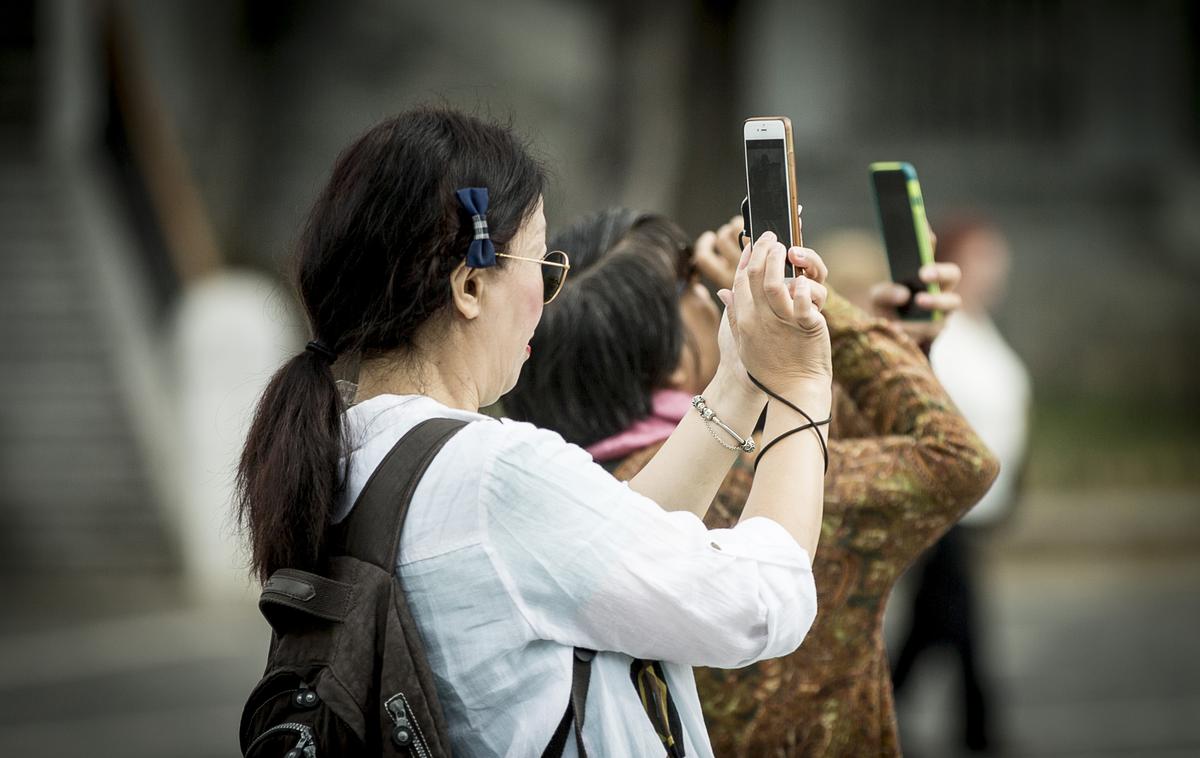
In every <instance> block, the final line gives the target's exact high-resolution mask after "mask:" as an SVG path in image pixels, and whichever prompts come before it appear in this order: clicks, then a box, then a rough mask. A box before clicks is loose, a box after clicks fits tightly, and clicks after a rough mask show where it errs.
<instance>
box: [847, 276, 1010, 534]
mask: <svg viewBox="0 0 1200 758" xmlns="http://www.w3.org/2000/svg"><path fill="white" fill-rule="evenodd" d="M825 314H826V320H827V323H828V324H829V332H830V339H831V342H832V346H833V366H834V376H835V377H836V381H837V385H838V387H839V389H840V390H841V391H842V392H843V393H845V395H846V396H847V400H848V401H849V403H852V407H853V408H854V409H855V411H856V412H857V416H858V418H857V419H856V423H855V426H857V427H859V428H858V431H859V432H862V431H863V427H864V426H865V427H866V428H869V429H870V431H871V436H863V437H854V438H846V437H844V436H841V432H840V431H839V429H838V428H837V426H836V425H837V423H838V421H839V420H838V419H835V428H834V432H833V433H834V435H835V438H834V440H833V441H832V442H831V446H830V458H831V462H830V469H829V475H828V480H829V481H830V483H831V484H832V485H833V486H832V487H831V488H830V491H829V492H828V493H827V499H826V502H827V504H828V507H830V508H836V509H842V510H845V511H846V512H847V513H849V512H850V511H851V510H852V509H859V510H863V509H875V508H882V509H886V510H889V511H893V512H896V511H898V512H900V513H901V515H903V516H904V517H906V518H911V519H920V520H921V521H922V522H923V523H926V524H928V525H929V527H930V530H932V531H935V532H940V528H944V527H948V526H949V525H950V524H952V523H953V522H954V521H955V520H957V519H958V518H959V517H960V516H961V515H962V514H963V513H965V512H966V510H967V509H968V508H970V507H971V506H972V505H974V504H975V503H976V502H977V501H978V500H979V498H981V497H982V496H983V494H984V493H985V492H987V489H988V487H989V486H991V483H992V481H993V480H994V479H995V478H996V474H997V472H998V470H999V464H998V463H997V462H996V458H995V456H993V455H992V454H991V452H990V451H989V450H988V449H987V448H986V447H985V446H984V444H983V442H982V441H980V439H979V437H978V436H977V435H976V434H975V432H974V431H973V430H972V429H971V427H970V425H969V424H968V423H967V421H966V420H965V419H964V418H963V417H962V415H961V414H960V413H959V412H958V410H957V409H956V408H955V407H954V404H953V402H951V400H950V398H949V396H947V394H946V392H945V390H943V389H942V386H941V385H940V384H939V383H938V381H937V379H936V378H934V376H933V371H932V369H931V368H930V366H929V362H928V360H926V358H925V356H924V354H923V353H922V352H921V349H920V348H919V347H918V346H917V344H916V343H915V342H913V341H912V340H911V339H910V338H909V337H908V336H906V335H905V334H904V333H902V332H901V331H900V330H899V328H897V327H896V326H894V325H892V324H891V323H889V322H887V321H884V320H882V319H878V318H873V317H871V316H868V315H867V314H866V313H864V312H862V311H861V310H859V309H858V308H856V307H855V306H853V305H852V304H850V303H849V302H848V301H846V300H845V299H844V298H842V297H840V296H838V295H837V294H836V293H833V292H831V293H830V296H829V300H828V302H827V304H826V308H825ZM892 515H895V514H894V513H893V514H892ZM930 530H906V535H907V536H910V537H912V538H913V539H919V540H922V541H926V540H928V539H931V537H930V536H929V532H930ZM890 536H891V535H889V537H890ZM935 536H936V535H935ZM906 538H907V537H906ZM921 547H923V545H919V546H916V547H915V550H914V552H915V551H919V550H920V549H921Z"/></svg>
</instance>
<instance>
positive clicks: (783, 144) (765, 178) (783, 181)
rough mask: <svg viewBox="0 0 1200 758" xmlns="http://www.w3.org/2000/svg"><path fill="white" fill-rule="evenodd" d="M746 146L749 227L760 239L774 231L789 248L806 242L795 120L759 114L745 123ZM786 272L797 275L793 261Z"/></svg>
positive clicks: (753, 236)
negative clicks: (800, 205)
mask: <svg viewBox="0 0 1200 758" xmlns="http://www.w3.org/2000/svg"><path fill="white" fill-rule="evenodd" d="M742 136H743V141H744V142H745V148H746V198H747V200H748V204H749V211H750V213H749V218H748V219H747V221H746V228H747V229H749V230H750V238H751V239H752V240H757V239H758V238H759V237H760V236H761V235H762V233H763V232H767V231H771V232H775V235H776V236H777V237H779V241H780V242H783V243H784V244H785V245H788V246H789V247H790V246H792V245H800V244H803V243H802V241H801V239H800V218H799V216H797V214H796V208H797V203H796V154H795V150H794V149H793V148H792V122H791V120H790V119H788V118H787V117H786V116H756V117H754V118H748V119H746V123H745V125H744V126H743V134H742ZM784 265H785V270H784V275H785V276H789V277H790V276H795V275H796V273H795V271H794V269H793V267H792V264H791V261H788V262H787V263H785V264H784Z"/></svg>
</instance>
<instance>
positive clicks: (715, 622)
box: [480, 422, 816, 668]
mask: <svg viewBox="0 0 1200 758" xmlns="http://www.w3.org/2000/svg"><path fill="white" fill-rule="evenodd" d="M504 430H505V435H504V438H503V440H502V442H501V443H500V444H498V445H496V446H495V452H494V455H493V456H492V457H490V458H489V459H488V460H487V461H486V462H485V463H484V465H485V470H484V475H483V478H482V483H481V485H480V487H481V492H480V499H481V502H480V505H481V509H482V518H483V532H484V544H485V547H486V549H487V551H488V554H489V556H490V557H491V560H492V563H493V565H494V567H495V569H496V571H497V572H498V574H499V575H500V577H501V580H502V581H503V582H504V583H505V585H506V587H507V588H508V591H509V593H510V594H511V595H512V597H513V599H514V602H515V603H516V604H517V606H518V608H519V609H520V611H521V613H522V615H523V616H524V617H525V619H526V621H527V622H528V623H529V625H530V626H531V627H532V629H533V632H534V634H535V635H536V636H537V637H538V638H541V639H547V640H553V641H555V642H558V643H561V644H564V645H571V646H576V647H586V648H591V649H595V650H609V651H616V652H621V653H625V654H627V655H630V656H633V657H636V658H648V659H654V660H664V661H670V662H673V663H680V664H686V665H692V666H713V667H718V668H735V667H741V666H745V665H748V664H750V663H753V662H754V661H757V660H761V659H764V658H773V657H778V656H782V655H786V654H788V653H790V652H792V651H793V650H795V649H796V648H797V647H799V645H800V642H801V641H802V640H803V639H804V635H805V634H807V632H808V629H809V627H810V626H811V625H812V622H813V619H814V618H815V616H816V589H815V586H814V584H813V578H812V569H811V562H810V559H809V556H808V554H807V553H806V552H805V550H804V549H803V548H801V547H800V545H799V544H797V543H796V541H795V540H794V539H793V538H792V537H791V535H790V534H788V533H787V531H786V530H784V528H783V527H782V526H780V525H779V524H777V523H776V522H774V521H772V520H770V519H766V518H753V519H748V520H746V521H745V522H743V523H740V524H738V525H737V526H736V527H734V528H732V529H714V530H711V531H710V530H708V529H706V528H705V526H704V524H703V523H702V522H701V521H700V519H699V518H697V517H696V516H695V515H694V514H692V513H689V512H686V511H666V510H664V509H663V508H661V507H659V506H658V505H657V504H656V503H655V502H653V501H652V500H649V499H648V498H646V497H644V496H642V495H640V494H638V493H637V492H635V491H633V490H632V489H630V488H629V486H628V485H627V484H625V483H623V482H618V481H617V480H616V479H614V478H613V477H612V476H611V475H609V474H608V473H607V472H606V471H604V469H603V468H601V467H600V466H598V465H596V464H595V463H593V462H592V460H591V457H590V456H589V455H588V454H587V453H586V452H584V451H583V450H582V449H580V448H578V447H576V446H574V445H569V444H567V443H566V442H564V441H563V439H562V438H561V437H560V436H559V435H557V434H555V433H553V432H547V431H543V430H538V429H536V428H534V427H532V426H530V425H528V424H520V423H513V422H506V423H505V424H504Z"/></svg>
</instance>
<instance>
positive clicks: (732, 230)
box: [692, 214, 829, 289]
mask: <svg viewBox="0 0 1200 758" xmlns="http://www.w3.org/2000/svg"><path fill="white" fill-rule="evenodd" d="M800 223H801V222H800V219H799V214H797V221H796V228H797V230H799V228H800ZM743 231H744V222H743V220H742V217H741V216H734V217H733V218H731V219H730V220H729V221H728V222H726V223H724V224H722V225H721V226H720V227H718V228H717V230H716V231H707V232H705V233H704V234H701V235H700V236H699V238H697V239H696V244H695V245H693V250H694V253H693V256H692V263H693V264H695V266H696V270H697V271H699V272H700V275H701V276H702V277H704V279H705V280H707V281H708V282H709V283H711V284H713V285H714V286H716V287H719V288H724V289H732V288H733V280H734V275H735V274H736V273H737V267H738V261H740V260H741V258H742V252H743V251H744V249H745V247H743V245H742V232H743ZM788 263H791V264H792V265H793V266H794V267H795V268H798V269H800V271H801V273H802V274H803V275H804V276H806V277H808V278H809V279H812V280H813V281H815V282H818V283H822V284H823V283H824V282H825V278H826V277H827V276H828V275H829V269H828V268H827V267H826V266H825V261H823V260H822V259H821V256H819V255H817V253H816V252H815V251H814V250H811V249H809V248H805V247H793V248H791V249H790V250H789V251H788Z"/></svg>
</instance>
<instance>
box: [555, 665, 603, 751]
mask: <svg viewBox="0 0 1200 758" xmlns="http://www.w3.org/2000/svg"><path fill="white" fill-rule="evenodd" d="M595 657H596V651H595V650H588V649H587V648H582V647H577V648H575V651H574V655H572V661H573V663H572V665H571V699H570V700H568V701H567V710H566V712H564V713H563V716H562V720H560V721H559V722H558V728H557V729H555V730H554V735H553V736H552V737H551V738H550V743H549V744H548V745H546V749H545V750H543V751H542V758H560V756H561V755H562V754H563V750H565V749H566V747H567V733H568V732H570V731H571V724H572V723H574V724H575V751H576V752H577V753H579V758H587V750H586V749H585V748H584V747H583V717H584V714H585V712H586V708H587V693H588V683H589V682H590V681H591V678H592V659H593V658H595Z"/></svg>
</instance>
